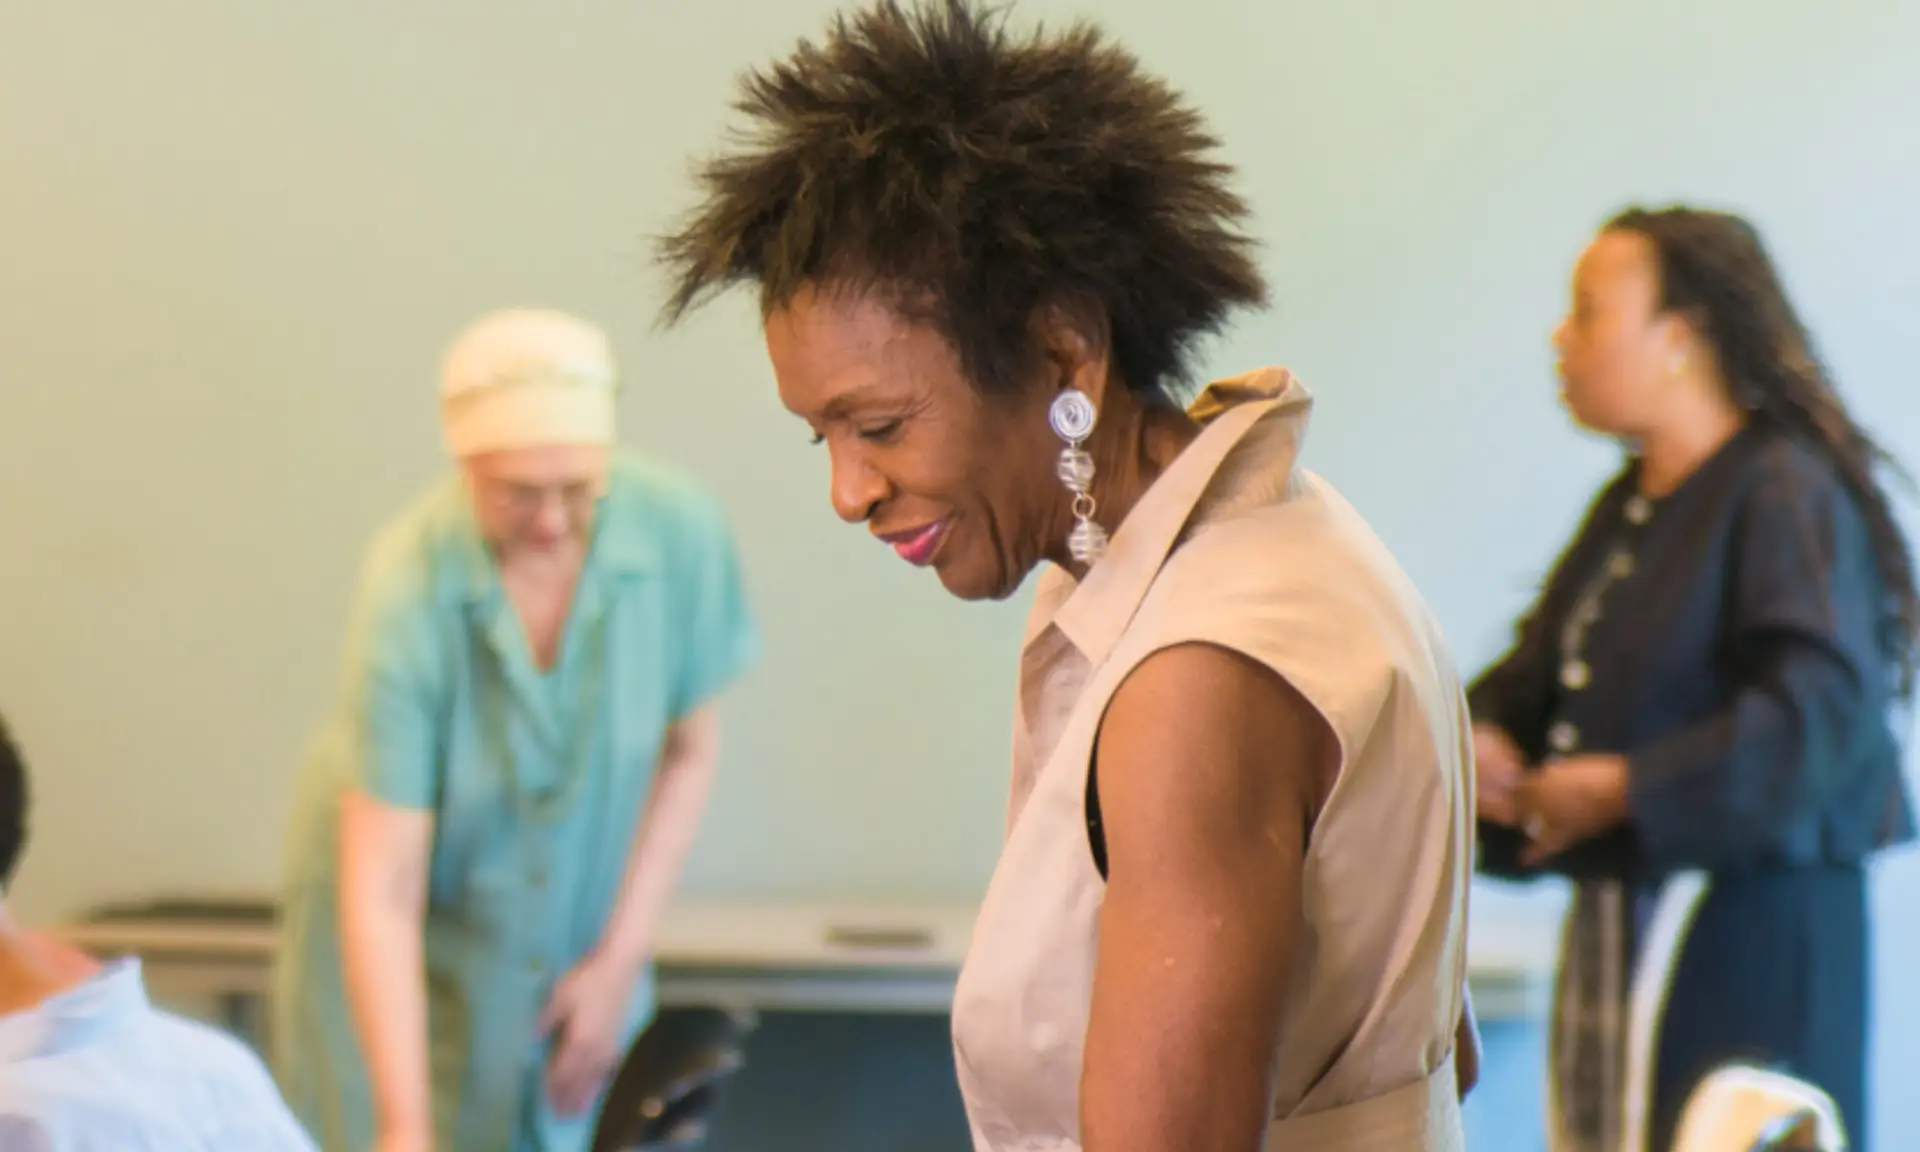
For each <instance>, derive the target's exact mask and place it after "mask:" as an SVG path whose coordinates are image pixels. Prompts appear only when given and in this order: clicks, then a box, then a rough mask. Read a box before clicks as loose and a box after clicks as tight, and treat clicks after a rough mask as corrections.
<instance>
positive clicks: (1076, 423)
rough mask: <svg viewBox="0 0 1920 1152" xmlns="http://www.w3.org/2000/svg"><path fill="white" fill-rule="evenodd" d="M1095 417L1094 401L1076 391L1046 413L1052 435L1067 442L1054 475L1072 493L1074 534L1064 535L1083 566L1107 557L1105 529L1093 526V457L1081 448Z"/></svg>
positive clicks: (1069, 391) (1064, 394) (1067, 393)
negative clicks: (1056, 472) (1051, 426)
mask: <svg viewBox="0 0 1920 1152" xmlns="http://www.w3.org/2000/svg"><path fill="white" fill-rule="evenodd" d="M1096 415H1097V413H1095V412H1094V409H1093V401H1092V400H1089V399H1087V394H1086V393H1085V392H1082V391H1080V390H1079V389H1077V388H1068V389H1067V390H1065V391H1064V392H1062V393H1060V395H1058V396H1056V397H1054V401H1053V407H1052V408H1050V409H1048V411H1047V422H1048V423H1050V424H1052V425H1053V432H1054V435H1056V436H1058V437H1060V439H1062V440H1064V441H1066V445H1067V446H1066V447H1065V448H1063V449H1062V450H1061V452H1060V463H1059V465H1058V468H1057V471H1058V472H1059V475H1060V482H1061V483H1062V484H1065V485H1066V486H1067V491H1069V492H1071V493H1073V531H1071V532H1069V533H1067V551H1068V552H1069V553H1071V554H1072V556H1073V558H1074V559H1075V560H1077V561H1079V562H1080V563H1082V564H1086V565H1092V564H1093V563H1094V562H1096V561H1097V560H1099V559H1100V557H1101V556H1103V555H1105V554H1106V551H1107V532H1106V529H1104V528H1102V527H1100V525H1098V524H1096V523H1094V522H1093V513H1094V503H1093V457H1092V456H1090V455H1088V454H1087V450H1086V449H1085V448H1083V447H1081V445H1083V444H1085V443H1086V442H1087V436H1088V434H1090V433H1091V432H1092V431H1093V422H1094V418H1095V416H1096Z"/></svg>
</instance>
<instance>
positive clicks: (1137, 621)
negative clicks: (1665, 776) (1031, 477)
mask: <svg viewBox="0 0 1920 1152" xmlns="http://www.w3.org/2000/svg"><path fill="white" fill-rule="evenodd" d="M1310 404H1311V400H1310V398H1309V396H1308V394H1307V392H1306V390H1305V389H1304V388H1303V387H1302V386H1301V385H1300V384H1299V383H1297V382H1296V381H1295V380H1294V379H1293V377H1292V376H1291V375H1289V374H1288V373H1286V372H1284V371H1282V370H1279V369H1267V370H1262V371H1259V372H1255V373H1251V374H1249V375H1247V376H1243V377H1240V378H1237V379H1234V380H1229V381H1224V382H1222V383H1219V384H1215V385H1214V386H1213V387H1212V388H1209V389H1208V390H1207V392H1206V393H1205V394H1204V395H1203V396H1202V397H1201V398H1200V400H1199V402H1198V403H1197V404H1196V405H1195V406H1194V409H1193V413H1194V415H1195V416H1196V418H1198V419H1200V420H1201V421H1202V423H1203V425H1204V427H1203V430H1202V432H1201V434H1200V436H1199V437H1198V438H1197V439H1196V440H1195V441H1194V442H1193V443H1192V444H1191V445H1189V446H1188V447H1187V449H1186V450H1185V451H1184V452H1183V453H1182V454H1181V455H1180V457H1179V458H1178V459H1177V460H1176V461H1175V462H1174V463H1173V465H1172V466H1171V467H1169V468H1168V469H1167V470H1166V471H1165V472H1164V473H1163V474H1162V475H1161V476H1160V478H1159V479H1158V480H1157V481H1155V483H1154V485H1153V487H1152V488H1151V489H1149V490H1148V492H1147V494H1146V495H1145V497H1143V498H1142V500H1141V501H1140V503H1139V504H1138V506H1136V507H1135V508H1134V510H1133V512H1132V513H1131V514H1130V515H1129V516H1128V517H1127V519H1126V522H1125V523H1124V524H1123V525H1122V526H1121V527H1120V529H1119V531H1118V532H1116V533H1115V534H1114V537H1113V540H1112V543H1111V544H1110V546H1109V550H1108V553H1107V556H1106V558H1105V559H1103V560H1102V561H1101V562H1100V563H1099V564H1098V565H1096V566H1095V567H1094V569H1093V570H1092V571H1091V572H1089V573H1088V576H1087V579H1086V581H1085V583H1083V584H1079V585H1076V584H1075V582H1074V581H1073V579H1072V578H1071V577H1070V576H1069V575H1068V574H1067V573H1065V572H1064V571H1061V570H1058V569H1052V570H1049V571H1048V572H1047V573H1046V575H1045V576H1044V577H1043V579H1042V581H1041V584H1040V587H1039V591H1038V597H1037V599H1036V602H1035V604H1034V607H1033V613H1032V617H1031V619H1030V621H1029V624H1028V629H1027V636H1026V640H1025V644H1024V646H1023V649H1022V652H1021V664H1020V686H1019V693H1018V699H1017V700H1016V702H1015V717H1014V754H1013V781H1012V797H1011V801H1010V804H1009V811H1008V834H1007V840H1006V845H1005V847H1004V849H1003V851H1002V853H1001V857H1000V863H999V866H998V868H997V869H996V871H995V873H994V877H993V881H992V883H991V884H990V885H989V887H988V890H987V894H986V897H985V900H984V902H983V904H982V906H981V910H980V915H979V919H978V921H977V923H976V925H975V929H974V935H973V941H972V946H971V948H970V950H969V953H968V956H967V960H966V964H965V967H964V969H963V971H962V973H961V976H960V983H959V987H958V989H957V990H956V993H955V1001H954V1014H953V1030H954V1044H955V1050H956V1056H957V1061H958V1067H959V1075H960V1085H961V1090H962V1092H963V1094H964V1096H965V1099H966V1106H967V1113H968V1118H969V1122H970V1124H971V1126H972V1131H973V1141H974V1147H975V1148H976V1149H977V1150H978V1152H1070V1150H1074V1149H1078V1148H1079V1147H1080V1117H1079V1109H1080V1091H1079V1088H1080V1069H1081V1056H1082V1045H1083V1043H1084V1040H1085V1037H1086V1029H1087V1019H1088V1012H1089V1008H1090V1003H1091V993H1092V983H1093V966H1094V951H1095V948H1096V946H1097V942H1098V939H1099V928H1100V904H1101V897H1102V892H1103V889H1104V885H1103V882H1102V880H1101V878H1100V875H1099V872H1098V871H1097V870H1096V868H1095V865H1094V862H1093V857H1092V854H1091V850H1090V847H1089V844H1088V839H1087V831H1086V782H1087V767H1088V763H1089V758H1090V755H1091V752H1092V748H1093V742H1094V736H1095V734H1096V730H1097V727H1098V721H1099V718H1100V716H1101V715H1102V713H1103V712H1104V711H1105V710H1106V707H1107V702H1108V700H1109V699H1110V698H1111V697H1112V695H1113V692H1114V690H1115V688H1117V687H1118V686H1119V684H1120V682H1121V680H1122V679H1124V677H1125V676H1126V674H1127V673H1128V672H1129V671H1130V670H1131V669H1132V668H1133V667H1134V666H1135V665H1137V664H1138V663H1139V662H1140V661H1141V660H1142V659H1144V658H1145V657H1146V656H1147V655H1149V654H1150V653H1152V652H1154V651H1155V650H1157V649H1160V648H1163V647H1166V646H1167V645H1170V644H1174V643H1179V642H1182V641H1194V640H1200V641H1206V642H1210V643H1213V644H1218V645H1222V646H1225V647H1229V648H1232V649H1235V650H1237V651H1239V652H1241V653H1244V654H1245V655H1247V656H1249V657H1251V658H1253V659H1256V660H1259V661H1260V662H1262V663H1264V664H1266V665H1268V666H1269V667H1271V668H1273V669H1274V671H1276V672H1277V673H1278V674H1280V675H1281V676H1283V677H1285V678H1286V680H1287V681H1288V682H1289V683H1290V684H1292V685H1293V686H1294V688H1295V689H1296V690H1298V691H1299V692H1300V693H1301V694H1302V695H1304V696H1305V697H1306V698H1307V700H1309V701H1310V702H1311V703H1312V704H1313V705H1314V707H1315V708H1317V709H1318V710H1319V711H1320V712H1321V713H1322V714H1323V715H1324V716H1325V717H1326V719H1327V720H1328V722H1329V723H1330V725H1331V726H1332V728H1333V730H1334V732H1335V733H1336V734H1337V736H1338V738H1339V743H1340V749H1341V761H1340V766H1339V775H1338V777H1337V779H1336V781H1335V783H1334V786H1333V790H1332V793H1331V794H1330V796H1329V797H1328V800H1327V803H1326V806H1325V808H1324V810H1323V811H1322V813H1321V815H1320V817H1319V819H1318V822H1317V823H1316V824H1315V826H1314V829H1313V834H1312V837H1311V840H1310V842H1309V845H1308V849H1307V860H1306V867H1305V870H1304V874H1303V875H1304V883H1305V886H1306V891H1305V899H1304V902H1303V909H1304V919H1305V924H1304V926H1303V930H1302V931H1301V933H1300V935H1299V937H1298V939H1299V945H1298V946H1299V949H1300V951H1299V953H1298V955H1297V959H1296V963H1295V966H1294V972H1293V975H1292V978H1291V985H1290V989H1289V992H1288V999H1287V1012H1286V1017H1285V1021H1286V1023H1285V1029H1284V1031H1283V1033H1282V1034H1281V1035H1279V1036H1276V1037H1275V1038H1274V1044H1275V1047H1276V1049H1277V1051H1278V1064H1277V1066H1278V1069H1279V1077H1278V1081H1277V1084H1276V1092H1275V1097H1274V1104H1273V1107H1274V1111H1273V1116H1274V1120H1273V1125H1272V1128H1271V1129H1270V1131H1269V1133H1268V1136H1267V1140H1266V1145H1265V1147H1266V1148H1267V1149H1268V1150H1269V1152H1272V1150H1276V1149H1287V1150H1290V1152H1291V1150H1295V1149H1298V1150H1302V1152H1376V1150H1377V1152H1458V1150H1460V1149H1463V1148H1464V1143H1465V1142H1464V1137H1463V1136H1462V1133H1461V1127H1460V1110H1459V1101H1458V1099H1457V1089H1456V1086H1455V1082H1454V1071H1453V1046H1454V1036H1455V1030H1456V1028H1457V1026H1458V1024H1459V1022H1460V1020H1461V1015H1462V1011H1463V1008H1464V1004H1465V996H1466V992H1465V981H1466V939H1467V890H1468V884H1469V881H1470V879H1471V875H1472V863H1473V841H1472V835H1473V793H1472V776H1473V774H1472V763H1473V759H1472V743H1471V742H1472V737H1471V732H1470V725H1469V721H1468V717H1467V706H1466V699H1465V695H1464V693H1463V691H1462V688H1461V685H1460V683H1459V680H1458V677H1457V675H1456V673H1455V670H1454V665H1453V661H1452V659H1451V657H1450V656H1449V655H1448V653H1447V650H1446V646H1445V644H1444V642H1443V641H1442V639H1441V636H1440V632H1439V629H1438V627H1437V626H1436V625H1435V623H1434V622H1433V620H1432V618H1431V616H1430V615H1429V614H1428V611H1427V609H1426V607H1425V605H1424V604H1423V603H1422V601H1421V599H1420V597H1419V595H1418V594H1417V593H1416V592H1415V591H1414V588H1413V586H1412V584H1411V583H1410V582H1409V581H1408V579H1407V577H1406V576H1405V575H1404V574H1403V573H1402V572H1401V571H1400V569H1399V567H1398V566H1397V565H1396V564H1395V563H1394V560H1393V558H1392V557H1391V556H1390V555H1389V554H1388V553H1387V550H1386V548H1385V547H1384V546H1383V545H1382V544H1381V543H1380V541H1379V540H1378V539H1376V538H1375V537H1374V536H1373V534H1372V533H1371V532H1370V531H1369V530H1368V528H1367V526H1366V524H1365V523H1364V522H1363V521H1362V520H1361V518H1360V516H1359V515H1358V514H1357V513H1356V512H1355V511H1354V510H1353V508H1352V507H1351V506H1349V505H1348V504H1347V503H1346V502H1345V501H1343V500H1342V499H1341V498H1340V497H1339V496H1338V495H1337V494H1336V493H1335V492H1334V491H1333V490H1332V489H1331V488H1330V487H1328V486H1327V485H1326V484H1325V483H1324V482H1323V481H1321V480H1320V479H1319V478H1317V477H1315V476H1314V475H1312V474H1311V473H1309V472H1306V471H1304V470H1302V469H1300V468H1299V467H1298V466H1297V464H1296V457H1297V455H1298V453H1299V450H1300V445H1301V440H1302V437H1303V435H1304V433H1305V431H1306V426H1307V416H1308V409H1309V407H1310ZM1274 769H1275V771H1282V770H1284V769H1285V766H1284V765H1279V764H1276V765H1275V766H1274Z"/></svg>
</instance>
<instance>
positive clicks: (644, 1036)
mask: <svg viewBox="0 0 1920 1152" xmlns="http://www.w3.org/2000/svg"><path fill="white" fill-rule="evenodd" d="M752 1030H753V1017H752V1016H751V1014H749V1013H744V1012H733V1011H729V1010H727V1009H724V1008H710V1007H700V1008H672V1009H663V1010H662V1011H661V1012H660V1013H659V1014H658V1015H656V1016H655V1017H654V1019H653V1023H652V1024H650V1025H648V1026H647V1028H646V1029H645V1030H644V1031H642V1032H641V1033H640V1035H639V1036H638V1037H636V1038H635V1039H634V1042H633V1047H632V1048H630V1049H628V1050H627V1055H626V1058H625V1059H624V1060H622V1061H621V1064H620V1070H619V1071H618V1072H616V1073H615V1074H614V1077H613V1082H612V1083H611V1084H610V1085H608V1087H607V1096H606V1101H605V1103H603V1104H602V1105H601V1106H600V1119H599V1121H598V1123H597V1124H596V1125H595V1128H594V1135H593V1152H694V1150H696V1149H698V1148H701V1147H702V1146H704V1145H705V1143H706V1136H707V1127H708V1125H709V1124H710V1123H711V1121H712V1118H713V1110H714V1106H715V1103H716V1100H717V1097H718V1090H719V1087H720V1084H721V1083H722V1082H723V1081H725V1080H726V1078H727V1077H729V1076H731V1075H733V1074H734V1073H735V1072H737V1071H739V1069H740V1066H741V1065H742V1064H743V1063H744V1062H745V1059H746V1053H745V1048H746V1038H747V1034H748V1033H750V1032H751V1031H752Z"/></svg>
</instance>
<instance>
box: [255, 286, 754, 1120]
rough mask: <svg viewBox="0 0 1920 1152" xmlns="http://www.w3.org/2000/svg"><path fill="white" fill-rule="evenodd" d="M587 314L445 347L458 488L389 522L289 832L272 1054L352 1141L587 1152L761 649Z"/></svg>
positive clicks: (727, 566)
mask: <svg viewBox="0 0 1920 1152" xmlns="http://www.w3.org/2000/svg"><path fill="white" fill-rule="evenodd" d="M615 391H616V389H615V383H614V368H613V360H612V356H611V353H610V352H609V350H608V346H607V341H606V338H605V337H604V335H603V334H601V333H600V332H599V331H598V330H596V329H595V328H593V327H592V326H590V325H587V324H585V323H583V322H581V321H579V320H576V319H573V318H571V317H567V316H562V315H559V314H555V313H547V312H507V313H498V314H495V315H493V316H489V317H486V318H484V319H482V320H481V321H479V322H478V323H477V324H475V325H474V326H473V327H472V328H471V329H469V330H468V331H467V333H465V334H464V335H463V336H462V337H461V338H460V339H459V340H458V341H456V342H455V344H454V345H453V347H452V349H451V350H450V352H449V353H448V357H447V363H446V367H445V374H444V380H443V385H442V419H443V425H444V428H445V431H446V436H447V441H448V446H449V448H450V449H451V451H452V453H453V455H454V456H455V457H456V459H458V461H459V462H460V465H461V466H460V468H459V469H458V472H457V474H456V475H454V476H451V477H449V478H448V479H447V480H446V481H445V482H444V483H442V484H440V485H439V486H438V487H436V488H434V489H433V490H432V491H430V492H428V493H427V494H426V495H425V496H423V497H422V498H421V499H419V500H418V501H416V502H415V503H414V504H413V505H412V506H410V507H409V508H407V509H405V510H404V511H403V512H401V513H400V515H399V516H397V517H396V518H395V519H394V520H393V521H392V522H390V523H389V524H388V525H387V526H386V527H385V528H383V529H382V530H381V531H380V532H379V533H378V535H377V536H376V537H375V539H374V541H373V543H372V545H371V547H370V548H369V550H368V553H367V557H366V561H365V564H364V568H363V570H362V572H361V576H360V585H359V591H358V595H357V598H356V604H355V608H354V615H353V620H352V625H351V628H350V631H349V635H348V640H347V645H346V653H345V663H344V669H343V680H342V683H341V685H340V690H339V700H338V703H337V706H336V709H335V712H334V714H333V716H332V719H331V722H330V723H329V724H328V725H327V727H326V729H325V731H324V735H323V737H322V739H321V741H320V743H319V746H318V748H317V749H316V752H315V755H314V756H313V757H312V759H311V761H310V763H309V765H308V769H307V771H306V773H305V776H304V779H303V783H302V788H301V799H300V801H299V803H298V807H297V813H296V818H295V822H294V827H293V832H292V836H291V843H290V854H291V855H290V868H289V874H288V882H287V887H286V892H285V906H284V910H283V925H282V932H283V940H282V945H281V950H280V957H281V959H280V970H279V972H278V973H277V976H276V989H275V997H274V1003H275V1012H274V1015H275V1018H274V1020H273V1029H272V1043H273V1049H274V1057H275V1065H276V1070H277V1072H278V1074H279V1076H280V1079H281V1083H282V1089H283V1091H284V1092H285V1093H286V1095H287V1097H288V1099H289V1102H290V1103H292V1104H293V1106H294V1107H295V1109H296V1110H297V1111H298V1112H299V1113H300V1115H301V1117H302V1119H303V1120H304V1121H305V1122H306V1123H307V1124H308V1125H309V1126H310V1128H311V1129H312V1130H313V1132H314V1135H315V1136H316V1137H317V1138H318V1139H319V1141H320V1143H321V1145H322V1146H323V1147H324V1148H326V1149H328V1150H329V1152H336V1150H337V1152H362V1150H363V1149H366V1148H368V1147H369V1146H371V1147H373V1148H376V1149H378V1150H380V1152H422V1150H425V1149H429V1148H432V1149H439V1150H440V1152H452V1150H458V1152H491V1150H495V1149H498V1150H501V1152H508V1150H511V1152H533V1150H536V1149H538V1150H541V1152H571V1150H575V1149H584V1148H586V1147H587V1145H588V1143H589V1140H590V1137H591V1134H592V1128H593V1121H594V1118H595V1113H596V1112H597V1109H598V1101H599V1096H600V1094H601V1091H602V1090H603V1088H604V1085H605V1081H606V1079H607V1077H608V1075H609V1074H610V1072H611V1070H612V1068H613V1067H614V1065H615V1063H616V1062H617V1060H618V1059H619V1057H620V1055H621V1054H622V1053H623V1052H624V1051H625V1049H626V1047H627V1045H628V1043H629V1041H630V1040H631V1038H632V1037H633V1035H634V1034H635V1033H636V1032H637V1031H638V1030H639V1029H640V1028H641V1027H643V1026H644V1025H645V1023H646V1022H647V1021H648V1020H649V1019H650V1018H651V1016H652V1012H653V1007H654V1002H653V980H652V971H651V963H650V958H649V954H650V951H651V943H652V939H653V936H654V932H655V929H656V927H657V926H658V924H659V921H660V917H661V913H662V911H663V910H664V908H665V906H666V904H667V901H668V898H669V896H670V895H671V891H672V888H673V885H674V884H675V882H676V880H677V877H678V874H679V871H680V866H681V863H682V860H683V859H684V857H685V854H686V852H687V849H688V847H689V846H690V844H691V842H692V840H693V837H694V832H695V829H696V827H697V825H698V823H699V821H700V817H701V814H702V811H703V809H704V807H705V804H706V798H707V793H708V788H709V783H710V781H711V778H712V774H713V769H714V760H715V750H716V744H717V737H718V726H717V723H716V720H715V715H714V707H713V704H714V699H715V697H716V696H717V695H718V694H719V693H720V692H721V690H722V689H723V688H725V687H726V686H727V685H728V684H729V683H730V682H731V681H732V680H733V679H734V678H735V677H736V676H738V675H739V674H740V673H741V672H742V671H743V670H744V669H745V668H746V667H747V666H748V665H749V664H750V663H751V662H752V660H753V659H754V657H755V655H756V653H757V647H758V639H757V632H756V629H755V626H754V623H753V620H752V616H751V613H750V610H749V608H748V605H747V602H746V598H745V594H744V592H743V589H742V585H741V578H740V570H739V563H738V560H737V557H736V554H735V550H734V544H733V541H732V538H731V535H730V532H729V529H728V527H727V524H726V521H725V519H724V517H723V515H722V513H721V510H720V508H719V506H718V505H717V504H716V502H715V501H714V500H713V499H712V498H711V497H710V496H708V495H707V494H706V493H704V492H703V491H701V490H700V489H698V488H696V487H695V486H693V485H692V484H690V483H688V482H687V481H686V480H684V479H682V478H680V477H679V476H677V475H675V474H673V473H672V472H670V471H668V470H667V469H665V468H662V467H660V466H658V465H656V464H652V463H648V462H644V461H640V460H636V459H632V458H629V457H625V456H622V455H619V454H617V453H615V452H614V450H613V440H614V435H613V431H614V428H613V425H614V419H613V413H614V394H615Z"/></svg>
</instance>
